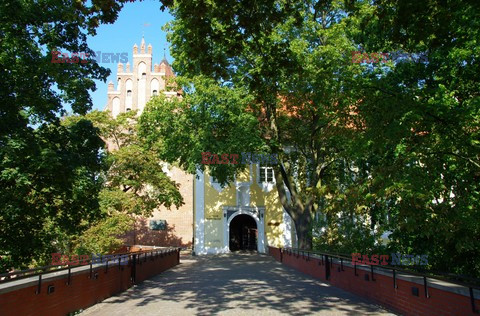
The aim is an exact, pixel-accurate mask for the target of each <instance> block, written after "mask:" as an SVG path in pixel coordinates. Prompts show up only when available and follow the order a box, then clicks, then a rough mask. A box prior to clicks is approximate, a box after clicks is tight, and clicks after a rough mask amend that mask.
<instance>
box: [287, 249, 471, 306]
mask: <svg viewBox="0 0 480 316" xmlns="http://www.w3.org/2000/svg"><path fill="white" fill-rule="evenodd" d="M279 249H280V261H283V254H284V253H287V254H289V255H294V256H296V257H297V258H299V257H300V255H302V257H303V258H304V259H305V260H307V261H309V260H310V258H314V256H318V257H319V258H318V259H320V260H321V261H319V262H318V264H319V265H321V266H325V278H326V279H327V280H329V279H330V274H331V268H332V267H333V258H335V259H338V260H339V261H340V268H339V271H345V270H344V269H343V262H344V261H346V262H351V261H352V258H351V256H350V257H349V256H346V255H341V254H333V253H327V252H319V251H313V250H306V249H299V248H279ZM357 265H358V266H367V267H368V266H370V275H371V279H372V281H376V280H375V277H374V271H373V270H374V268H379V269H383V270H390V271H391V273H392V277H393V287H394V288H395V289H396V288H398V286H397V274H398V273H402V274H408V275H414V276H418V277H422V278H423V287H424V293H425V297H426V298H429V297H430V295H429V293H428V279H432V280H438V281H444V282H448V283H451V284H455V285H460V286H463V287H466V288H468V289H469V294H470V303H471V307H472V311H473V312H474V313H479V310H477V308H476V306H475V297H474V295H473V289H475V290H480V284H478V283H476V282H475V281H477V280H473V279H468V281H466V282H464V281H458V278H457V279H453V278H448V277H445V276H439V275H435V274H431V273H420V272H417V271H412V270H408V269H403V268H397V267H394V266H389V265H372V264H363V263H361V264H358V263H357V262H354V263H353V269H354V270H353V271H354V272H353V273H354V275H355V276H358V274H357ZM459 278H460V277H459ZM462 279H465V278H464V277H462Z"/></svg>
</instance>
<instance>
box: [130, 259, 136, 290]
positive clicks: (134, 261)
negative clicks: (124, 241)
mask: <svg viewBox="0 0 480 316" xmlns="http://www.w3.org/2000/svg"><path fill="white" fill-rule="evenodd" d="M136 277H137V255H133V257H132V274H131V279H132V283H135V282H136Z"/></svg>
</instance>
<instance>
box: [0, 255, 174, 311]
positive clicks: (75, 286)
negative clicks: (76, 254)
mask: <svg viewBox="0 0 480 316" xmlns="http://www.w3.org/2000/svg"><path fill="white" fill-rule="evenodd" d="M164 251H165V250H164ZM179 260H180V255H179V250H178V249H174V250H170V252H169V253H165V254H160V253H158V255H157V256H151V254H147V257H146V260H145V256H144V255H140V258H139V260H137V263H136V264H135V266H136V283H139V282H142V281H144V280H145V279H148V278H149V277H151V276H153V275H156V274H158V273H161V272H163V271H165V270H167V269H169V268H171V267H173V266H175V265H177V264H178V263H179ZM138 261H139V262H138ZM133 266H134V265H133V262H132V260H130V262H129V264H128V265H124V266H121V265H120V266H119V265H118V264H116V265H111V266H109V267H108V268H106V267H105V266H100V267H96V268H94V269H93V277H92V278H90V269H88V266H83V267H81V268H82V271H74V269H72V276H71V279H70V280H71V281H70V284H66V283H67V280H68V278H67V276H66V275H62V276H58V277H55V278H51V279H48V278H47V276H46V275H45V276H43V278H44V280H42V284H41V290H40V293H39V294H36V291H37V289H38V281H33V282H28V283H26V284H24V286H13V285H12V286H11V287H10V288H2V289H1V291H0V315H2V316H10V315H12V316H27V315H32V316H43V315H45V316H57V315H58V316H65V315H68V313H71V312H74V311H78V310H79V309H84V308H87V307H89V306H91V305H94V304H96V303H98V302H100V301H102V300H104V299H106V298H108V297H110V296H112V295H115V294H117V293H119V292H122V291H125V290H126V289H128V288H130V287H131V286H132V285H133V283H132V281H131V279H130V277H131V274H132V268H133ZM78 269H80V268H77V270H78ZM95 276H96V277H95ZM17 282H18V281H17ZM12 283H14V282H12ZM50 285H53V286H54V287H55V290H54V292H53V293H51V294H48V293H47V288H48V286H50Z"/></svg>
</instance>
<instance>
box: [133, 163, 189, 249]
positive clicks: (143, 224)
mask: <svg viewBox="0 0 480 316" xmlns="http://www.w3.org/2000/svg"><path fill="white" fill-rule="evenodd" d="M169 168H170V170H169V176H170V178H171V179H172V180H174V181H175V182H177V183H178V184H180V188H179V191H180V194H181V195H182V197H183V201H184V203H185V204H184V205H182V206H180V207H179V208H176V207H175V206H172V207H171V209H170V210H169V209H167V208H166V207H164V206H160V207H159V208H158V209H156V210H155V211H154V213H153V215H152V217H150V218H139V219H138V220H137V223H136V228H135V231H133V230H132V231H131V232H130V233H128V234H127V238H126V244H127V245H135V244H136V245H151V246H161V247H188V248H190V247H191V246H192V239H193V175H191V174H187V173H185V172H184V171H182V170H181V169H179V168H177V167H171V166H170V167H169ZM152 219H153V220H166V221H167V229H166V230H151V229H150V228H149V221H150V220H152Z"/></svg>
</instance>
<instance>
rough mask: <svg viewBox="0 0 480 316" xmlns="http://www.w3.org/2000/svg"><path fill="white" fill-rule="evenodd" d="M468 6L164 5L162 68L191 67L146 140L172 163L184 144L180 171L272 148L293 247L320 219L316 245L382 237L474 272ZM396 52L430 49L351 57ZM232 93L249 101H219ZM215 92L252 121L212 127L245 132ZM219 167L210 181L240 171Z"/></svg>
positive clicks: (474, 32)
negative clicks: (360, 59) (178, 95)
mask: <svg viewBox="0 0 480 316" xmlns="http://www.w3.org/2000/svg"><path fill="white" fill-rule="evenodd" d="M191 12H197V13H200V14H194V15H192V14H191ZM478 12H480V10H479V5H478V3H476V2H472V1H457V2H456V3H455V4H453V3H443V2H436V1H434V2H428V3H423V2H418V1H413V0H411V1H403V0H402V1H377V2H374V3H371V2H367V1H348V2H344V1H296V2H293V3H292V2H290V1H288V2H287V1H275V0H265V1H256V2H255V3H248V4H247V3H245V2H238V1H221V2H220V1H204V0H193V1H176V2H175V3H174V5H173V6H172V14H173V16H174V17H175V20H174V21H173V22H172V23H170V25H169V26H168V27H167V29H168V30H169V31H170V33H169V35H168V36H169V40H170V41H171V42H172V45H173V49H172V55H173V56H174V57H175V62H174V64H173V66H174V68H175V70H177V72H178V73H180V74H181V75H182V76H184V77H186V78H190V79H188V80H187V81H186V82H187V83H185V82H183V83H182V82H181V84H182V86H184V87H186V89H185V92H186V95H185V101H175V102H172V103H171V104H168V103H167V102H160V101H156V102H155V103H153V104H152V106H151V107H149V108H148V109H147V112H146V113H145V116H144V118H142V124H143V122H145V127H142V133H143V136H144V137H146V138H147V139H148V144H149V145H150V146H152V148H154V150H155V151H157V152H159V153H161V155H164V156H165V157H166V158H167V159H169V160H171V161H173V160H175V156H174V150H176V149H177V148H180V147H181V146H182V144H188V145H187V146H185V147H186V148H182V149H181V154H180V157H181V158H180V160H181V165H182V166H184V167H185V168H186V169H188V170H189V171H191V172H193V171H194V170H195V168H196V167H202V166H199V162H200V161H201V158H200V154H201V152H202V151H211V152H216V151H217V152H219V151H220V149H221V151H220V152H230V151H227V149H237V147H236V145H237V140H240V137H243V139H242V142H244V143H245V144H246V147H248V148H251V147H249V146H250V145H251V144H255V146H254V147H257V148H261V149H265V148H266V151H267V152H272V153H278V154H279V157H280V161H281V162H282V163H281V164H280V165H279V166H278V168H277V169H276V176H277V183H278V185H277V190H278V193H279V196H280V200H281V201H282V204H283V206H284V208H285V209H286V210H287V212H289V214H290V215H291V216H292V218H293V220H294V221H295V225H296V229H297V234H299V239H300V246H301V247H303V246H307V247H308V246H309V245H308V235H309V234H310V230H311V229H312V228H313V227H315V226H319V225H320V224H321V225H320V226H321V227H323V228H324V230H320V231H319V232H317V235H318V236H319V237H318V240H319V241H320V242H321V243H322V244H323V246H320V247H327V246H328V247H338V248H339V249H345V251H347V249H350V250H356V251H367V252H368V251H371V250H372V249H376V247H380V244H379V242H380V240H379V238H380V237H379V236H380V235H381V234H383V233H384V232H391V233H392V234H391V235H390V243H389V244H388V248H387V249H388V250H389V251H390V250H391V251H398V252H403V253H414V254H428V255H429V263H431V264H432V269H437V270H449V271H450V272H457V273H465V274H477V275H478V273H479V271H480V269H479V264H478V260H476V259H475V258H478V257H479V255H480V253H479V249H480V245H479V244H478V242H479V241H478V238H476V236H479V235H480V234H479V233H480V226H479V225H480V224H479V223H480V221H479V216H480V215H479V208H478V205H479V200H478V198H479V187H478V183H479V181H478V179H479V174H480V171H479V168H480V153H479V141H478V139H479V136H480V135H479V134H478V133H479V128H478V126H479V123H480V122H479V113H480V111H479V110H480V108H479V105H480V101H479V96H478V91H479V88H480V84H479V80H478V79H479V77H478V74H479V73H480V69H479V67H480V65H479V64H478V63H477V62H476V61H477V60H478V59H479V57H480V56H479V51H478V38H479V29H480V28H479V27H478V26H479V25H478V24H479V23H480V18H479V13H478ZM399 49H401V50H405V51H407V52H409V53H422V54H425V55H426V56H427V60H423V61H421V62H412V61H410V62H392V61H389V62H388V63H386V64H383V63H382V64H377V65H367V66H365V65H362V64H355V63H352V61H351V52H352V51H358V50H365V51H366V52H391V51H395V50H399ZM192 78H194V79H192ZM215 85H216V86H217V87H215ZM191 86H193V87H194V88H193V89H191V88H190V87H191ZM197 86H198V90H197ZM205 88H207V89H210V90H211V91H212V92H211V93H208V92H206V91H205ZM239 91H242V94H243V95H244V97H243V98H245V99H248V101H247V103H248V104H249V105H245V104H242V101H241V100H238V101H237V100H236V97H234V98H232V99H229V100H225V98H224V96H225V95H231V94H232V93H233V94H234V95H237V93H236V92H239ZM243 91H245V92H243ZM200 96H201V97H200ZM232 102H235V103H237V104H239V106H232V105H230V104H231V103H232ZM222 103H224V104H229V105H228V108H235V109H239V110H240V113H241V114H242V115H249V114H251V116H252V117H255V118H257V119H258V125H257V126H255V127H251V126H249V130H248V131H247V130H246V129H245V132H244V133H238V132H236V133H235V134H230V133H228V131H227V132H226V131H225V130H224V129H223V130H222V128H224V127H225V126H228V127H230V128H233V129H235V130H237V129H238V128H241V127H237V126H236V125H235V124H238V121H235V119H234V118H233V116H231V115H230V113H233V111H230V112H225V111H218V109H219V108H221V104H222ZM173 109H176V112H174V114H172V113H171V110H173ZM175 115H176V116H178V117H174V116H175ZM143 120H144V121H143ZM171 122H174V124H172V125H169V124H170V123H171ZM246 125H247V124H246ZM185 126H186V127H185ZM250 129H254V131H253V132H252V131H250ZM217 130H218V132H217ZM170 135H172V136H170ZM225 135H226V136H228V138H227V137H222V136H225ZM239 135H241V136H239ZM159 137H161V139H162V140H161V141H157V138H159ZM232 138H233V140H232ZM258 141H260V143H259V144H258ZM222 168H223V169H222V170H221V172H219V176H222V175H223V178H222V179H226V180H230V179H232V175H233V174H234V173H235V172H238V170H236V169H235V167H233V166H230V167H228V168H227V167H224V166H222ZM284 188H286V191H285V189H284ZM287 195H288V196H289V197H290V199H287V198H286V196H287ZM317 212H320V213H321V214H320V216H319V217H320V218H324V220H322V221H323V222H321V223H317V224H315V225H314V223H313V217H314V214H315V213H317ZM321 227H319V228H321ZM314 235H315V233H314ZM365 237H367V238H365ZM350 250H349V251H350Z"/></svg>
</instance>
